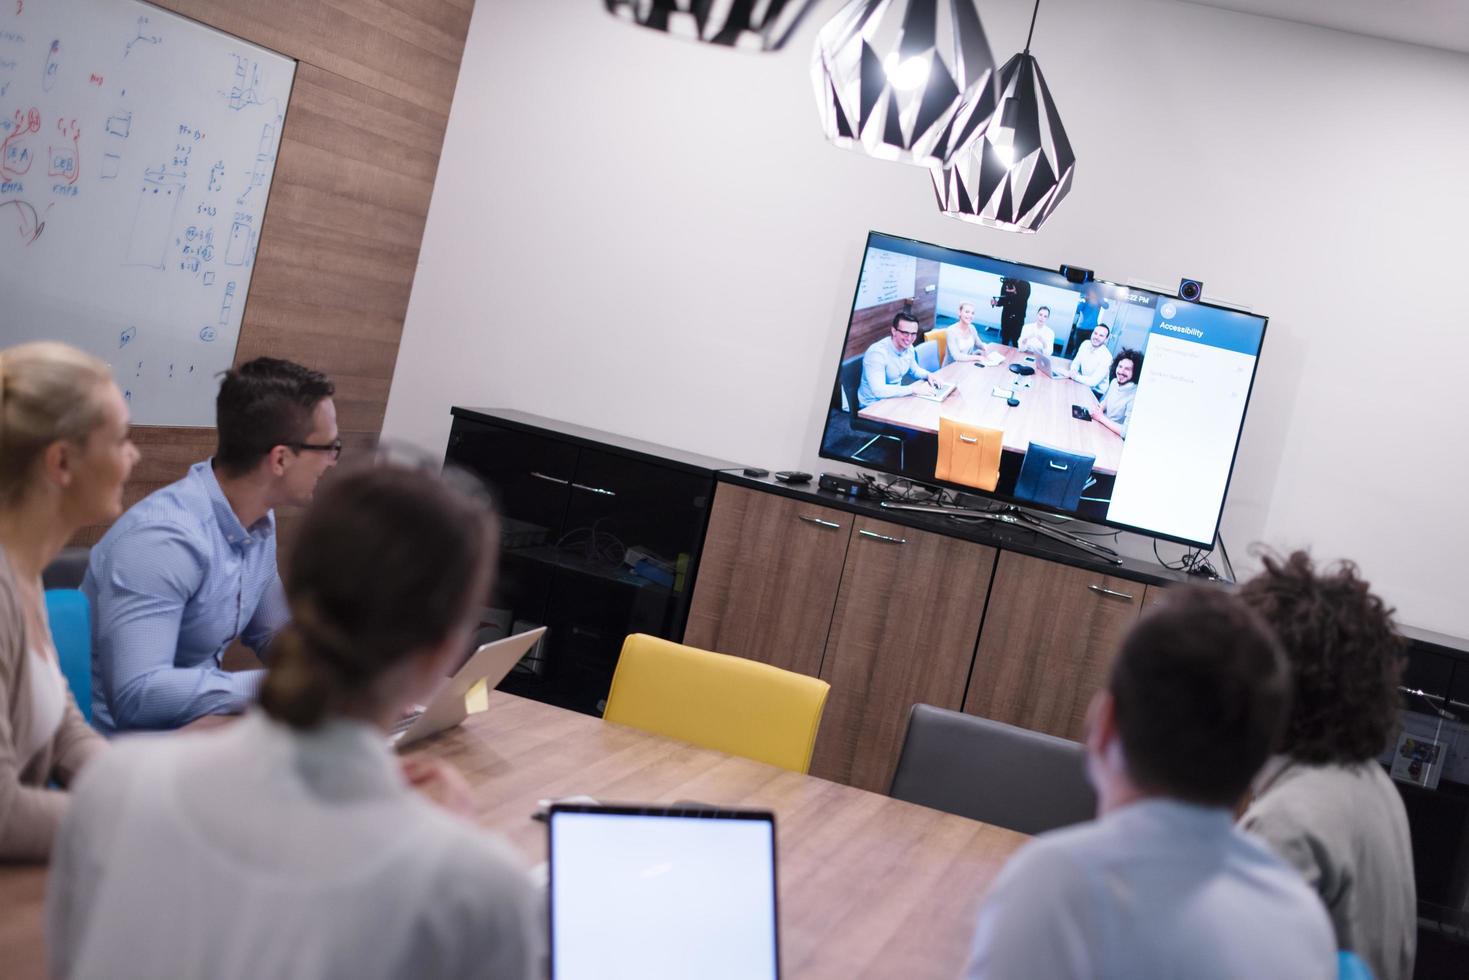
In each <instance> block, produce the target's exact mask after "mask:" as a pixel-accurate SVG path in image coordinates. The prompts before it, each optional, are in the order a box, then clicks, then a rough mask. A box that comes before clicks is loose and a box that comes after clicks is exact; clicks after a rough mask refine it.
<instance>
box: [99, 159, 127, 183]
mask: <svg viewBox="0 0 1469 980" xmlns="http://www.w3.org/2000/svg"><path fill="white" fill-rule="evenodd" d="M120 169H122V157H120V156H118V155H117V154H116V153H104V154H102V163H101V165H100V166H99V167H98V168H97V177H98V179H99V180H116V179H117V172H118V171H119V170H120Z"/></svg>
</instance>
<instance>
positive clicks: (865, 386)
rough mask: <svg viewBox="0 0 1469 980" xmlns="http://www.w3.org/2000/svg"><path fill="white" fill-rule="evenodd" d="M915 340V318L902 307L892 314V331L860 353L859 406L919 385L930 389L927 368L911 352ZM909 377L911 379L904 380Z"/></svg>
mask: <svg viewBox="0 0 1469 980" xmlns="http://www.w3.org/2000/svg"><path fill="white" fill-rule="evenodd" d="M917 341H918V318H917V317H915V316H914V315H913V314H912V313H909V312H908V311H906V310H904V311H903V312H902V313H899V314H897V315H896V316H894V317H893V326H892V332H891V333H890V334H889V335H888V336H886V337H884V338H883V339H881V340H879V341H878V342H877V343H875V344H873V345H872V346H871V347H869V348H867V353H865V354H863V355H862V384H861V385H859V386H858V388H857V407H858V408H859V409H863V408H866V407H867V406H868V405H871V404H872V403H873V402H876V401H879V400H880V399H883V398H896V397H898V396H899V395H912V394H915V391H914V389H915V388H916V387H918V386H919V385H922V386H923V387H924V388H925V389H932V385H930V384H929V382H928V375H929V372H927V371H925V370H924V369H923V368H921V367H919V366H918V361H917V360H916V359H915V357H914V356H913V345H914V344H915V343H916V342H917ZM909 377H912V378H913V379H915V380H914V381H906V379H907V378H909ZM905 382H906V383H905Z"/></svg>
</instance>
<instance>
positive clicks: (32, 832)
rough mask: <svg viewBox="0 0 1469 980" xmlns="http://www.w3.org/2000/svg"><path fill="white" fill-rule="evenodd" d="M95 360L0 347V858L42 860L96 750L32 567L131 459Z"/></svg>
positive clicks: (105, 507)
mask: <svg viewBox="0 0 1469 980" xmlns="http://www.w3.org/2000/svg"><path fill="white" fill-rule="evenodd" d="M137 459H138V451H137V450H136V449H134V448H133V444H132V442H131V441H130V440H129V439H128V408H127V402H126V401H125V400H124V399H123V397H122V392H120V391H118V390H117V385H115V384H113V381H112V374H111V372H109V371H108V370H107V365H106V364H103V363H102V362H101V361H99V360H97V359H96V358H95V357H92V356H91V355H90V354H84V353H82V352H81V351H79V350H77V349H75V348H73V347H68V346H66V345H65V344H55V343H31V344H21V345H20V346H18V347H11V348H9V349H8V350H0V860H7V861H15V860H21V861H44V860H45V859H46V856H47V855H48V854H49V853H50V851H51V842H52V838H53V837H54V836H55V834H56V828H57V825H58V824H59V823H60V822H61V815H62V813H63V812H64V811H65V808H66V804H67V800H68V794H67V793H66V792H64V791H63V790H61V789H53V788H50V787H51V786H52V784H55V785H57V786H66V785H67V784H69V783H70V782H71V780H72V778H73V777H74V776H75V775H76V773H77V771H78V770H79V769H80V768H81V767H82V765H83V764H85V763H87V762H88V760H90V759H91V758H92V757H93V756H94V755H96V754H97V753H98V752H99V751H101V750H102V749H103V748H104V747H105V743H104V742H103V741H102V738H101V736H99V735H97V734H96V733H95V732H93V731H92V729H91V728H90V727H88V725H87V723H86V721H85V720H84V719H83V718H82V714H81V712H80V711H78V710H77V706H76V700H75V699H74V698H73V697H72V695H71V689H70V688H69V687H68V686H67V683H66V678H64V677H63V676H62V674H61V667H60V664H59V662H58V659H57V656H56V648H55V645H54V644H53V643H52V641H51V630H50V628H49V625H48V623H47V620H46V603H45V598H44V594H43V590H42V586H41V571H42V570H43V569H44V568H45V567H46V566H47V565H48V564H50V563H51V560H52V559H53V558H55V557H56V555H57V554H58V553H59V552H60V551H61V549H62V546H64V545H65V544H66V542H67V540H68V539H69V538H71V536H72V535H73V534H74V533H75V532H76V531H77V530H78V529H79V528H82V527H85V526H86V525H88V524H95V523H98V522H100V521H110V520H112V519H113V518H115V517H117V515H118V514H121V513H122V486H123V483H124V482H126V481H127V478H128V473H129V472H130V471H131V470H132V468H133V464H134V463H135V462H137Z"/></svg>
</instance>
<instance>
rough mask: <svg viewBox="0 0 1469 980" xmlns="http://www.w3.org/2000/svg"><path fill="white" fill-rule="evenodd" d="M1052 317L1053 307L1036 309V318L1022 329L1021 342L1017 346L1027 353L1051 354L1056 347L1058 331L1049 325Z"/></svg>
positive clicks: (1048, 355)
mask: <svg viewBox="0 0 1469 980" xmlns="http://www.w3.org/2000/svg"><path fill="white" fill-rule="evenodd" d="M1050 319H1051V308H1050V307H1049V306H1042V307H1041V308H1040V309H1038V310H1036V311H1035V320H1033V321H1032V322H1030V323H1027V324H1026V325H1025V329H1023V330H1021V331H1020V343H1019V344H1017V345H1016V346H1017V347H1019V348H1020V349H1021V350H1023V351H1025V352H1026V353H1027V354H1044V355H1046V356H1047V357H1050V356H1051V352H1052V351H1054V350H1055V349H1056V331H1054V330H1052V329H1051V328H1050V326H1049V325H1048V324H1049V322H1050Z"/></svg>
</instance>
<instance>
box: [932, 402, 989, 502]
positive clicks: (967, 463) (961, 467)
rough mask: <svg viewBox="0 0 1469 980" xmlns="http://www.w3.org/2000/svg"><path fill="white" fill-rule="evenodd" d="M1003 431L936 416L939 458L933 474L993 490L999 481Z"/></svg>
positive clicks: (981, 488) (982, 488)
mask: <svg viewBox="0 0 1469 980" xmlns="http://www.w3.org/2000/svg"><path fill="white" fill-rule="evenodd" d="M1004 443H1005V434H1004V433H1003V432H1001V431H1000V430H999V429H986V428H984V427H982V426H978V425H969V424H968V423H966V422H959V421H956V420H954V419H951V418H949V417H948V416H946V415H940V416H939V462H938V466H937V468H936V469H935V470H934V474H933V475H934V477H935V478H936V479H939V480H946V481H948V482H949V483H961V484H963V485H964V486H966V487H974V488H975V489H977V490H993V489H994V488H995V484H996V483H999V482H1000V453H1001V452H1003V451H1004Z"/></svg>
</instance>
